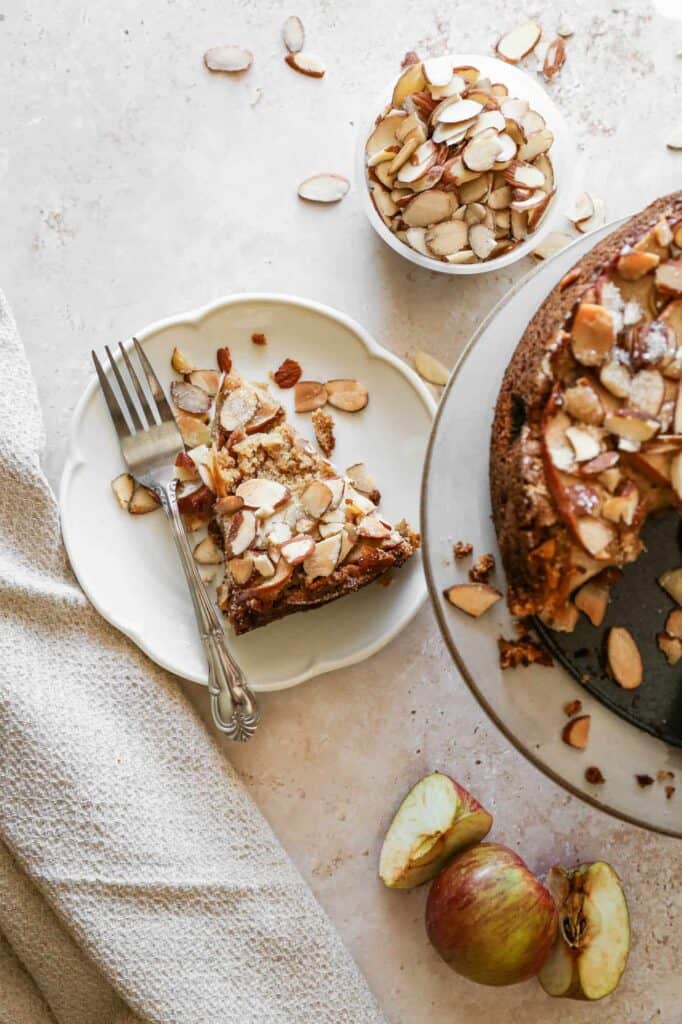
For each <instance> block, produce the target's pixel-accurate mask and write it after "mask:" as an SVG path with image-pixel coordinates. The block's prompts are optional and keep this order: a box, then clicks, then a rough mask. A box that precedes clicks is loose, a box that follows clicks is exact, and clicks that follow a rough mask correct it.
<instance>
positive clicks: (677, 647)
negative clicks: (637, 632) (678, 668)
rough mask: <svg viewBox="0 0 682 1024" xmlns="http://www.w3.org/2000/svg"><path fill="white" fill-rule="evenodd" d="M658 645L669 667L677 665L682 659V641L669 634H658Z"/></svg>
mask: <svg viewBox="0 0 682 1024" xmlns="http://www.w3.org/2000/svg"><path fill="white" fill-rule="evenodd" d="M656 643H657V644H658V646H659V648H660V650H661V651H663V653H664V654H665V656H666V660H667V662H668V664H669V665H677V663H678V661H679V660H680V658H682V640H681V639H680V638H679V637H676V636H670V635H669V634H668V633H657V634H656Z"/></svg>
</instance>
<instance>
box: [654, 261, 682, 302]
mask: <svg viewBox="0 0 682 1024" xmlns="http://www.w3.org/2000/svg"><path fill="white" fill-rule="evenodd" d="M654 277H655V281H656V287H657V288H658V290H659V292H662V293H663V294H664V295H672V296H673V297H674V298H678V297H679V296H681V295H682V260H668V261H667V262H666V263H660V264H659V265H658V266H657V267H656V272H655V275H654Z"/></svg>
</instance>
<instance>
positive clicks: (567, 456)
mask: <svg viewBox="0 0 682 1024" xmlns="http://www.w3.org/2000/svg"><path fill="white" fill-rule="evenodd" d="M680 225H682V192H677V193H674V194H671V195H669V196H666V197H664V198H662V199H659V200H658V201H657V202H655V203H653V204H652V205H651V206H649V207H647V208H646V209H645V210H644V211H642V212H641V213H640V214H638V215H637V216H635V217H633V218H632V219H631V220H630V221H628V223H627V224H626V225H624V226H623V227H622V228H620V229H619V230H618V231H616V232H614V233H613V234H612V235H610V236H609V237H608V238H606V239H605V240H604V241H603V242H601V243H600V244H599V245H598V246H596V247H595V248H594V249H593V250H592V251H591V252H590V253H588V254H587V255H586V256H585V257H584V258H583V259H582V260H580V261H579V262H578V263H577V264H576V266H575V268H574V272H571V273H569V274H568V275H566V276H565V278H564V279H563V280H564V286H563V287H562V284H561V283H559V285H557V287H556V288H554V290H553V291H552V292H551V294H550V295H549V297H548V298H547V299H546V301H545V302H544V303H543V305H542V306H541V307H540V309H539V310H538V312H537V313H536V314H535V316H534V317H533V319H532V320H531V322H530V324H529V325H528V327H527V329H526V331H525V333H524V335H523V337H522V339H521V341H520V343H519V345H518V346H517V348H516V351H515V352H514V355H513V357H512V359H511V362H510V363H509V366H508V367H507V370H506V373H505V376H504V379H503V382H502V386H501V389H500V393H499V396H498V400H497V405H496V409H495V417H494V423H493V431H492V438H491V448H490V485H491V499H492V509H493V519H494V524H495V529H496V531H497V537H498V541H499V546H500V551H501V554H502V561H503V564H504V568H505V571H506V575H507V582H508V602H509V607H510V609H511V611H512V612H513V613H514V614H517V615H530V614H536V615H539V616H540V618H542V619H543V621H545V622H546V623H547V624H548V625H550V626H552V627H553V628H555V629H562V630H567V631H570V630H571V629H572V628H573V626H574V625H575V622H576V620H577V617H578V612H577V610H576V609H575V606H573V604H572V601H571V595H572V594H573V593H574V592H575V590H576V589H577V587H578V586H579V585H581V584H582V583H583V582H585V581H586V580H587V579H589V578H591V577H594V576H597V575H598V574H599V573H600V572H602V571H603V570H604V569H606V568H608V567H610V566H614V565H616V566H620V565H623V564H625V563H627V562H629V561H632V560H634V559H635V558H637V556H638V555H639V553H640V552H641V550H642V544H641V541H640V539H639V533H640V531H641V527H642V524H643V522H644V520H645V519H646V517H647V515H648V514H649V513H650V512H652V511H655V510H656V509H659V508H662V507H666V506H670V505H675V504H677V505H678V506H679V504H680V476H678V474H680V472H681V471H682V458H678V456H679V453H680V452H682V445H681V442H682V437H681V436H680V430H681V426H680V419H681V418H682V417H681V415H680V409H681V408H682V403H680V404H678V392H679V387H680V384H679V382H680V378H681V377H682V283H681V282H682V263H681V262H680V257H681V256H682V249H681V248H680V243H681V242H682V237H681V236H680V234H679V233H678V231H677V230H676V229H677V228H678V226H680ZM675 241H677V244H675ZM642 253H644V254H650V255H649V256H645V257H644V259H642V256H641V254H642ZM623 257H627V259H623ZM646 264H648V265H646ZM645 265H646V269H645ZM623 274H625V276H623ZM678 288H679V289H680V290H679V291H678ZM676 408H677V410H678V412H677V415H676ZM623 414H624V415H623ZM676 421H677V422H676ZM567 431H568V434H567ZM598 457H599V458H600V461H599V462H597V461H596V460H597V458H598ZM613 499H617V500H613Z"/></svg>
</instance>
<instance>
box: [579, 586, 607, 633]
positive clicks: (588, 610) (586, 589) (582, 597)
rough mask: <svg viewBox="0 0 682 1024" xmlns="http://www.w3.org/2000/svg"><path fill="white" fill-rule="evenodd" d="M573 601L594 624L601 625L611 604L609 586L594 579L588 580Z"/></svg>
mask: <svg viewBox="0 0 682 1024" xmlns="http://www.w3.org/2000/svg"><path fill="white" fill-rule="evenodd" d="M573 602H574V604H575V606H576V608H577V609H578V610H579V611H581V612H583V613H584V614H585V615H586V616H587V617H588V619H589V620H590V622H591V623H592V625H593V626H601V624H602V622H603V621H604V616H605V615H606V609H607V607H608V604H609V588H608V587H607V586H604V584H601V583H598V582H596V581H594V580H588V582H587V583H584V584H583V585H582V587H581V588H580V590H578V592H577V593H576V595H575V597H574V598H573Z"/></svg>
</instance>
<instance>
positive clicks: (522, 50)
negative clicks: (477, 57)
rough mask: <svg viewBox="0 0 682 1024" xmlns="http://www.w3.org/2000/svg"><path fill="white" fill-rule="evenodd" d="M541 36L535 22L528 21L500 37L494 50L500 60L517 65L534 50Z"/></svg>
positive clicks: (540, 30)
mask: <svg viewBox="0 0 682 1024" xmlns="http://www.w3.org/2000/svg"><path fill="white" fill-rule="evenodd" d="M541 35H542V29H541V28H540V26H539V25H538V24H537V22H535V21H528V22H526V23H525V25H519V26H518V28H514V29H512V30H511V32H507V34H506V35H504V36H502V38H501V39H500V40H499V42H498V43H497V46H496V47H495V49H496V50H497V53H498V54H499V56H500V57H501V58H502V60H506V61H507V63H509V64H518V62H519V61H520V60H523V58H524V57H527V56H528V54H529V53H531V52H532V51H533V50H534V49H535V47H536V46H537V44H538V43H539V41H540V36H541Z"/></svg>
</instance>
